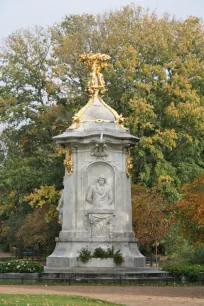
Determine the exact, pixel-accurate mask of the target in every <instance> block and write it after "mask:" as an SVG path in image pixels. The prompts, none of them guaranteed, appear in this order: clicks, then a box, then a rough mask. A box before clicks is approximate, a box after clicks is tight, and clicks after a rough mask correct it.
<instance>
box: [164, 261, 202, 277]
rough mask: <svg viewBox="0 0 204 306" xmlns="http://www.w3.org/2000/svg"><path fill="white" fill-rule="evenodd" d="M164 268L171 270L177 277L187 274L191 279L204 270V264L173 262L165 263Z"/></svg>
mask: <svg viewBox="0 0 204 306" xmlns="http://www.w3.org/2000/svg"><path fill="white" fill-rule="evenodd" d="M162 269H163V270H165V271H168V272H170V273H171V274H172V275H173V276H175V277H180V276H182V275H185V276H187V277H189V278H190V279H194V278H196V277H198V275H199V273H200V272H204V265H188V264H182V263H178V264H172V263H163V264H162Z"/></svg>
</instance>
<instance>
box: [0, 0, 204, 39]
mask: <svg viewBox="0 0 204 306" xmlns="http://www.w3.org/2000/svg"><path fill="white" fill-rule="evenodd" d="M131 3H136V4H138V5H141V6H143V7H144V8H147V7H148V8H150V10H155V9H156V10H157V13H158V14H159V15H162V14H163V13H165V12H168V13H170V14H171V15H175V16H176V17H177V18H179V19H185V18H186V17H187V16H192V15H193V16H197V17H201V18H203V17H204V0H138V1H135V0H0V38H4V37H7V36H8V35H9V34H11V33H12V32H13V31H16V30H18V29H21V28H27V27H33V26H35V25H41V26H45V27H46V26H51V25H53V24H54V23H56V22H60V21H61V20H62V18H63V17H64V16H65V15H69V14H83V13H93V14H97V13H100V12H106V11H109V10H114V9H119V8H121V7H122V6H125V5H127V4H131Z"/></svg>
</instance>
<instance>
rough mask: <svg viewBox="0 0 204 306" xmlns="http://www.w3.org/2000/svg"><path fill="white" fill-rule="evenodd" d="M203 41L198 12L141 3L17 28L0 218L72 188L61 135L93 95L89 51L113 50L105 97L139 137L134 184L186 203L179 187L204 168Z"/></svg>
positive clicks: (1, 105) (5, 107) (0, 104)
mask: <svg viewBox="0 0 204 306" xmlns="http://www.w3.org/2000/svg"><path fill="white" fill-rule="evenodd" d="M203 45H204V35H203V24H202V22H201V21H200V20H199V19H198V18H195V17H190V18H187V19H186V20H184V21H180V20H176V19H173V18H170V17H169V16H163V17H161V18H158V17H157V16H156V14H155V13H154V12H153V13H150V12H148V11H145V10H143V9H141V8H140V7H137V6H134V5H131V6H127V7H124V8H122V9H121V10H118V11H114V12H109V13H106V14H99V15H97V16H93V15H81V16H79V15H70V16H66V17H65V18H64V20H63V22H61V23H60V24H57V25H56V26H55V27H52V28H50V29H49V30H44V29H42V28H40V27H37V28H35V29H34V30H22V31H17V32H15V33H13V34H12V35H10V36H9V37H8V38H7V39H6V41H5V43H4V49H3V50H2V52H1V54H0V78H1V84H0V111H1V121H2V123H3V124H4V126H5V128H4V131H3V132H2V133H1V135H0V147H1V149H0V162H1V167H0V194H1V198H0V221H2V222H8V223H9V220H10V219H11V218H13V215H15V216H16V218H18V216H19V218H20V216H21V215H23V216H24V217H25V216H26V215H27V214H30V213H32V210H35V209H37V208H36V207H35V208H32V207H31V206H30V205H28V203H27V201H26V200H25V196H29V195H30V194H31V195H32V193H33V192H34V193H37V192H40V193H41V192H42V190H41V186H48V187H50V186H52V185H54V184H55V188H56V190H57V191H58V192H59V191H60V190H61V189H62V188H63V185H62V181H63V175H64V169H63V161H62V157H60V156H58V155H57V154H56V152H55V150H54V146H53V142H52V136H55V135H57V134H59V133H61V132H63V131H64V130H65V129H66V128H67V127H68V126H69V125H70V124H71V117H72V115H73V114H74V113H75V112H76V111H77V110H78V109H79V108H81V106H83V105H84V104H85V103H86V102H87V100H88V94H87V92H86V91H85V90H84V89H85V87H86V84H87V77H88V73H87V71H86V68H85V67H84V66H83V65H82V64H81V63H80V62H79V60H78V56H79V54H81V53H88V52H101V53H107V54H109V55H110V56H111V59H112V60H111V64H110V66H109V69H107V70H106V72H105V80H107V87H108V93H107V94H106V96H105V97H104V100H105V101H106V102H107V103H108V104H110V105H111V106H112V107H113V108H115V109H116V110H117V111H118V112H119V113H123V115H124V117H126V125H128V126H129V128H130V130H131V132H132V133H133V134H134V135H137V136H139V137H140V143H139V145H138V147H137V148H136V149H134V150H132V155H133V156H134V161H135V164H134V171H133V175H132V181H133V183H134V184H138V183H142V184H143V185H145V186H147V187H148V188H150V189H151V188H154V187H155V186H156V188H157V190H159V192H160V194H161V195H162V198H163V197H165V198H166V199H167V200H168V201H169V202H171V203H175V202H176V201H178V200H179V199H180V196H181V192H179V191H178V188H179V187H180V186H182V185H183V184H189V183H191V182H192V180H193V179H194V178H196V177H197V176H199V175H200V174H201V173H202V171H203V167H204V164H203V145H204V141H203V139H204V138H203V126H204V124H203V123H204V122H203V120H204V119H203V118H204V116H203V102H204V98H203V96H204V95H203V92H204V89H203V85H202V84H203V60H204V53H203ZM46 188H47V187H46ZM34 189H36V190H38V191H34ZM138 209H139V207H138ZM152 209H153V208H152ZM36 214H37V213H36ZM2 224H3V223H2ZM4 224H5V223H4ZM2 226H3V225H2ZM16 228H17V227H16Z"/></svg>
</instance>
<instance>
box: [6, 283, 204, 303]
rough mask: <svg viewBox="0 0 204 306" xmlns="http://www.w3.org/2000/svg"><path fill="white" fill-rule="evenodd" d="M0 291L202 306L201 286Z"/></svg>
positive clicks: (16, 288) (29, 287)
mask: <svg viewBox="0 0 204 306" xmlns="http://www.w3.org/2000/svg"><path fill="white" fill-rule="evenodd" d="M0 293H8V294H63V295H64V294H68V295H81V296H88V297H91V298H98V299H101V300H106V301H110V302H113V303H122V304H125V305H129V306H161V305H163V306H180V305H182V306H183V305H184V306H204V286H203V287H197V286H196V287H140V286H139V287H120V286H43V285H41V286H38V285H34V286H32V285H27V286H26V285H16V286H14V285H0Z"/></svg>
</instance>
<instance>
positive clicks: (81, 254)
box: [77, 248, 91, 263]
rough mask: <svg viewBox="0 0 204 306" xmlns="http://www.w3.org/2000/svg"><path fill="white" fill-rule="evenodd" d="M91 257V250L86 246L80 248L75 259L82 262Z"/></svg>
mask: <svg viewBox="0 0 204 306" xmlns="http://www.w3.org/2000/svg"><path fill="white" fill-rule="evenodd" d="M90 258H91V252H90V251H89V250H88V249H87V248H82V249H81V251H80V252H79V256H78V257H77V260H81V261H82V262H84V263H86V262H87V261H89V259H90Z"/></svg>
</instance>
